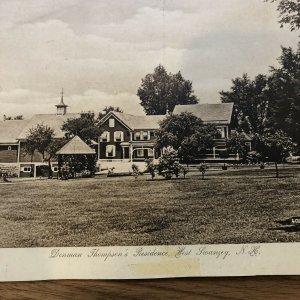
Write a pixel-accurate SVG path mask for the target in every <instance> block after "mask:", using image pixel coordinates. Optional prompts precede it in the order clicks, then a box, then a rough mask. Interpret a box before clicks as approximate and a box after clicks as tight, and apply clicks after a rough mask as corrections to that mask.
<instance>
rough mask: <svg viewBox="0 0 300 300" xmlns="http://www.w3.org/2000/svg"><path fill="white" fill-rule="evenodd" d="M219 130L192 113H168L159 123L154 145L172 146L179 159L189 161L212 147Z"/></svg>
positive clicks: (158, 146)
mask: <svg viewBox="0 0 300 300" xmlns="http://www.w3.org/2000/svg"><path fill="white" fill-rule="evenodd" d="M216 137H219V131H218V130H217V129H216V128H215V126H213V125H211V124H203V122H202V120H201V119H200V118H198V117H196V116H195V115H194V114H192V113H186V112H185V113H181V114H179V115H169V116H167V117H166V118H165V119H164V120H163V121H162V122H161V123H160V129H159V130H158V132H157V138H156V147H157V148H163V147H169V146H170V147H172V148H173V149H174V150H176V151H178V155H179V157H180V159H181V160H182V161H184V162H187V161H189V160H190V159H193V158H195V157H197V156H199V155H201V154H203V153H204V152H205V151H206V149H207V148H212V147H213V143H214V139H215V138H216Z"/></svg>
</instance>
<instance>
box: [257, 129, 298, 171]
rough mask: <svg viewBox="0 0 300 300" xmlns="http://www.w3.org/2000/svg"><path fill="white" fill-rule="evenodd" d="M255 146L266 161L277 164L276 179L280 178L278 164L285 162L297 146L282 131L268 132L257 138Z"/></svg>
mask: <svg viewBox="0 0 300 300" xmlns="http://www.w3.org/2000/svg"><path fill="white" fill-rule="evenodd" d="M254 146H255V149H256V151H257V152H258V153H259V154H261V156H262V157H263V158H264V160H266V161H270V162H274V163H275V167H276V177H278V176H279V174H278V167H277V164H278V163H281V162H284V160H285V159H286V158H287V157H288V156H289V154H290V153H291V152H292V151H293V150H294V149H295V146H296V145H295V144H294V143H293V142H292V139H291V138H290V137H289V136H288V135H287V134H286V133H285V132H283V131H282V130H276V131H273V130H268V131H266V132H265V133H264V134H261V135H256V136H255V139H254Z"/></svg>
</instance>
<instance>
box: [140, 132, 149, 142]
mask: <svg viewBox="0 0 300 300" xmlns="http://www.w3.org/2000/svg"><path fill="white" fill-rule="evenodd" d="M142 132H143V140H148V139H149V138H148V135H149V134H148V131H142Z"/></svg>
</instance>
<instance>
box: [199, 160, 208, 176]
mask: <svg viewBox="0 0 300 300" xmlns="http://www.w3.org/2000/svg"><path fill="white" fill-rule="evenodd" d="M207 169H208V166H207V164H204V163H202V164H200V165H199V171H200V172H201V174H202V180H204V179H205V178H204V176H205V173H206V171H207Z"/></svg>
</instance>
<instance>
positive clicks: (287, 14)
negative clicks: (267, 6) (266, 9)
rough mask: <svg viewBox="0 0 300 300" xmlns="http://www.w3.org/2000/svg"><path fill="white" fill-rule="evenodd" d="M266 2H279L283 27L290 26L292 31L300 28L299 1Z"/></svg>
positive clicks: (268, 0) (280, 0)
mask: <svg viewBox="0 0 300 300" xmlns="http://www.w3.org/2000/svg"><path fill="white" fill-rule="evenodd" d="M265 1H266V2H277V3H278V6H277V10H278V11H279V18H280V19H279V23H280V24H281V27H283V26H284V25H289V26H290V29H291V31H294V30H296V29H299V28H300V2H299V0H265Z"/></svg>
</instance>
